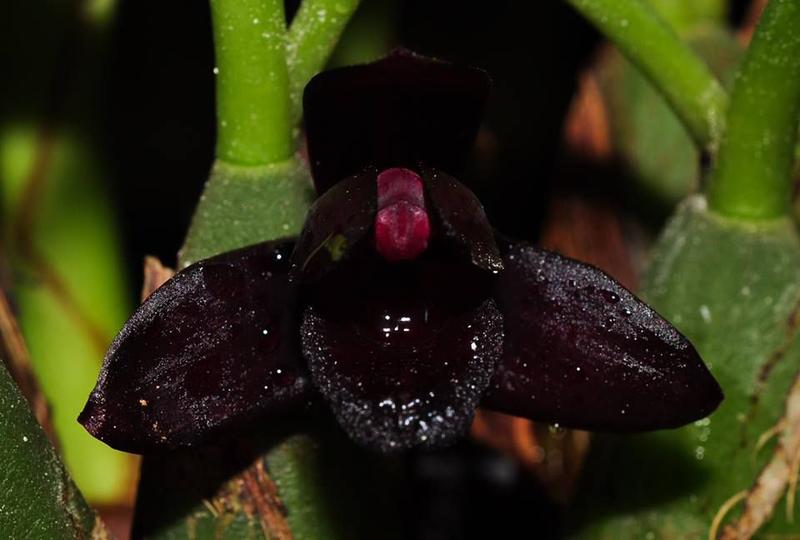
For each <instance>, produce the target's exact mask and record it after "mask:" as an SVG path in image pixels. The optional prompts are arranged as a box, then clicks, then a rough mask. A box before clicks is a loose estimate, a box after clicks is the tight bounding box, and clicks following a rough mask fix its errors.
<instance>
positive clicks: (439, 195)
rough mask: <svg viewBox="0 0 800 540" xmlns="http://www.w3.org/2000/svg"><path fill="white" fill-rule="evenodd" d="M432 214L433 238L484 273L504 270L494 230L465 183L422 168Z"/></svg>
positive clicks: (436, 171) (479, 203)
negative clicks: (447, 245) (443, 243)
mask: <svg viewBox="0 0 800 540" xmlns="http://www.w3.org/2000/svg"><path fill="white" fill-rule="evenodd" d="M422 177H423V179H424V180H425V186H426V189H427V194H428V200H429V201H430V203H431V210H430V211H431V213H432V214H433V215H434V216H435V217H434V219H435V229H434V235H435V236H438V237H439V239H441V240H444V242H445V243H446V244H449V245H450V247H451V248H453V249H455V251H456V252H457V253H459V254H460V255H462V256H464V257H466V258H468V259H469V260H471V261H472V264H474V265H476V266H478V267H479V268H483V269H484V270H490V271H499V270H502V269H503V259H502V258H501V257H500V252H499V251H498V249H497V244H496V243H495V237H494V230H493V229H492V227H491V225H489V220H488V219H487V218H486V214H485V213H484V211H483V206H482V205H481V202H480V201H479V200H478V198H477V197H476V196H475V194H474V193H472V191H470V189H469V188H468V187H466V186H465V185H464V184H462V183H461V182H459V181H458V180H456V179H455V178H453V177H452V176H449V175H447V174H445V173H443V172H442V171H438V170H435V169H430V168H425V169H424V170H423V171H422Z"/></svg>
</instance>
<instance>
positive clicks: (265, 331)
mask: <svg viewBox="0 0 800 540" xmlns="http://www.w3.org/2000/svg"><path fill="white" fill-rule="evenodd" d="M292 245H293V243H292V242H268V243H264V244H258V245H255V246H251V247H247V248H243V249H240V250H237V251H231V252H228V253H224V254H222V255H220V256H217V257H213V258H211V259H206V260H203V261H200V262H198V263H196V264H194V265H191V266H189V267H187V268H186V269H185V270H183V271H181V272H179V273H178V274H176V275H175V276H174V277H173V278H172V279H170V280H169V281H167V282H166V283H165V284H164V285H163V286H162V287H160V288H159V289H157V290H156V291H155V292H154V293H153V294H152V295H150V297H149V298H147V300H145V302H144V303H143V304H142V305H141V306H140V307H139V309H138V310H137V311H136V313H135V314H134V315H133V316H132V317H131V318H130V320H129V321H128V322H127V323H126V324H125V327H124V328H123V329H122V331H121V332H120V333H119V335H118V336H117V338H116V339H115V340H114V342H113V343H112V345H111V348H110V349H109V351H108V353H107V355H106V358H105V362H104V364H103V368H102V371H101V373H100V378H99V380H98V383H97V386H96V387H95V389H94V391H93V392H92V394H91V395H90V396H89V401H88V403H87V404H86V407H85V408H84V410H83V412H82V413H81V416H80V419H79V420H80V422H81V423H82V424H83V425H84V426H85V427H86V429H87V430H88V431H89V432H90V433H91V434H92V435H94V436H95V437H97V438H99V439H101V440H102V441H104V442H106V443H107V444H109V445H110V446H113V447H114V448H118V449H120V450H126V451H130V452H137V453H146V452H151V451H154V450H159V449H163V448H173V447H178V446H188V445H192V444H193V443H196V442H199V441H200V440H201V439H203V438H204V436H206V435H208V434H209V433H211V432H215V431H218V430H221V429H223V428H225V427H228V426H230V425H233V424H240V423H242V422H245V421H247V420H250V419H252V418H253V417H255V416H256V415H258V414H262V413H267V412H272V411H277V410H280V409H283V408H284V407H286V406H288V405H290V404H292V403H295V402H297V401H298V400H299V399H300V398H301V396H303V395H304V393H305V391H306V388H307V383H308V377H307V374H306V370H305V368H304V367H303V366H302V365H301V364H302V362H301V359H300V354H299V336H298V333H297V328H298V324H299V323H298V320H297V319H298V317H297V315H296V309H295V306H296V291H295V287H294V286H293V285H292V284H291V283H290V282H289V280H288V277H287V276H288V271H289V255H290V253H291V248H292Z"/></svg>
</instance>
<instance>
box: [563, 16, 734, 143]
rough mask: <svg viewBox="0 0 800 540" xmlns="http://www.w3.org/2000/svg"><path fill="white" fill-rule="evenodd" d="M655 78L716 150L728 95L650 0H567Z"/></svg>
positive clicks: (698, 138)
mask: <svg viewBox="0 0 800 540" xmlns="http://www.w3.org/2000/svg"><path fill="white" fill-rule="evenodd" d="M567 2H568V3H569V4H570V5H571V6H573V7H574V8H575V9H576V10H577V11H578V12H580V13H581V14H582V15H583V16H584V17H586V18H587V19H588V20H589V21H590V22H591V23H592V24H593V25H594V26H595V27H596V28H597V29H598V30H600V31H601V32H602V33H603V34H604V35H605V36H606V37H607V38H608V39H609V40H611V41H612V42H613V43H614V44H615V45H616V46H617V47H619V49H620V50H621V51H622V53H623V54H624V55H625V56H626V57H627V58H628V60H630V61H631V62H632V63H633V64H634V65H635V66H636V67H638V68H639V69H640V70H641V71H642V73H643V74H644V75H645V76H646V77H647V78H648V79H649V80H650V81H651V82H652V83H653V85H654V86H655V87H656V88H657V89H658V90H659V91H660V92H661V93H662V94H664V97H665V98H666V100H667V101H668V102H669V104H670V106H671V107H672V108H673V109H674V110H675V114H676V115H677V116H678V117H679V118H680V119H681V121H682V122H683V123H684V124H685V125H686V127H687V129H688V130H689V132H690V133H691V135H692V138H693V139H694V140H695V142H696V143H697V144H698V146H700V147H703V148H707V149H709V150H711V151H713V150H714V149H715V147H716V143H717V142H718V139H719V137H720V135H721V134H722V131H723V121H724V112H725V109H726V107H727V101H728V100H727V95H726V93H725V90H724V89H723V88H722V85H720V83H719V81H717V79H716V78H715V77H714V75H713V74H712V73H711V71H710V70H709V68H708V67H707V66H706V64H705V63H704V62H703V61H702V60H701V59H700V58H699V57H698V56H697V55H696V54H695V53H694V52H693V51H692V50H691V48H690V47H689V46H688V45H687V44H686V43H684V42H683V41H682V40H681V39H680V38H679V37H678V36H677V34H676V33H675V32H674V31H673V29H672V28H670V26H669V24H667V23H666V22H665V21H664V20H663V19H662V18H661V17H659V15H658V13H657V12H656V10H655V9H654V8H653V6H651V5H650V4H648V3H647V2H646V1H645V0H567Z"/></svg>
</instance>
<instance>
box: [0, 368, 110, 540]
mask: <svg viewBox="0 0 800 540" xmlns="http://www.w3.org/2000/svg"><path fill="white" fill-rule="evenodd" d="M0 463H2V464H3V466H2V467H0V487H2V489H0V533H1V534H0V536H2V538H9V539H14V538H107V536H103V534H104V533H105V534H107V531H106V530H105V526H104V525H103V523H102V522H101V521H100V520H99V518H97V517H96V516H95V515H94V513H93V512H92V510H91V508H89V505H87V504H86V501H85V500H84V499H83V497H82V496H81V494H80V492H79V491H78V489H77V488H76V487H75V484H74V483H73V481H72V479H71V478H70V477H69V475H68V474H67V472H66V470H65V469H64V465H63V464H62V463H61V461H59V458H58V454H57V453H56V451H55V449H54V448H53V447H52V445H51V444H50V441H48V439H47V436H46V435H45V433H44V431H43V430H42V428H41V427H40V426H39V424H37V423H36V418H34V417H33V415H32V414H31V410H30V409H29V407H28V403H26V402H25V399H24V398H23V397H22V395H21V394H20V391H19V388H17V386H16V384H14V381H13V380H12V379H11V376H10V374H9V373H8V371H7V370H6V367H5V365H4V363H3V360H2V359H0Z"/></svg>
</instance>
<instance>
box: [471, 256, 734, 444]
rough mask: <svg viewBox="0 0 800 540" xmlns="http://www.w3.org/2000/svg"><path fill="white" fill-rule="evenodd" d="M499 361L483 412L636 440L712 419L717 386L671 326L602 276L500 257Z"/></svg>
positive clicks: (546, 259) (545, 259)
mask: <svg viewBox="0 0 800 540" xmlns="http://www.w3.org/2000/svg"><path fill="white" fill-rule="evenodd" d="M504 251H505V253H504V261H505V267H506V268H505V270H504V271H503V273H502V274H501V275H500V278H499V280H498V284H497V300H498V302H499V304H500V308H501V310H502V312H503V314H504V317H505V318H504V320H505V343H504V346H503V349H504V350H503V358H502V361H501V363H500V365H499V366H498V369H497V372H496V374H495V376H494V378H493V381H492V386H491V387H490V390H489V392H488V393H487V395H486V397H485V398H484V401H483V405H484V406H486V407H488V408H493V409H497V410H500V411H503V412H507V413H510V414H515V415H518V416H526V417H529V418H531V419H535V420H542V421H546V422H550V423H554V424H559V425H562V426H567V427H577V428H585V429H592V430H599V431H636V430H651V429H660V428H671V427H677V426H680V425H683V424H686V423H687V422H690V421H692V420H697V419H699V418H703V417H704V416H706V415H708V414H709V413H711V412H712V411H713V410H714V409H715V408H716V407H717V405H719V403H720V401H721V399H722V392H721V390H720V388H719V385H718V384H717V382H716V381H715V380H714V378H713V377H712V376H711V374H710V373H709V371H708V369H707V368H706V366H705V365H704V364H703V362H702V360H701V359H700V357H699V356H698V354H697V352H696V351H695V349H694V348H693V347H692V345H691V344H690V343H689V341H688V340H686V338H684V337H683V336H682V335H681V334H680V333H679V332H678V331H677V330H676V329H675V328H674V327H673V326H672V325H670V324H669V323H668V322H667V321H665V320H664V319H663V318H661V317H660V316H659V315H658V314H657V313H656V312H654V311H653V310H652V309H650V308H649V307H648V306H647V305H645V304H644V303H643V302H641V301H640V300H639V299H637V298H636V297H635V296H634V295H633V294H632V293H630V292H629V291H628V290H626V289H625V288H624V287H622V286H621V285H620V284H619V283H617V282H616V281H614V280H613V279H612V278H611V277H609V276H608V275H606V274H605V273H603V272H601V271H600V270H598V269H596V268H594V267H592V266H589V265H586V264H583V263H579V262H577V261H574V260H571V259H568V258H566V257H562V256H560V255H557V254H555V253H550V252H547V251H544V250H540V249H537V248H535V247H533V246H530V245H526V244H516V245H509V246H508V249H507V250H506V249H505V248H504Z"/></svg>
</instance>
